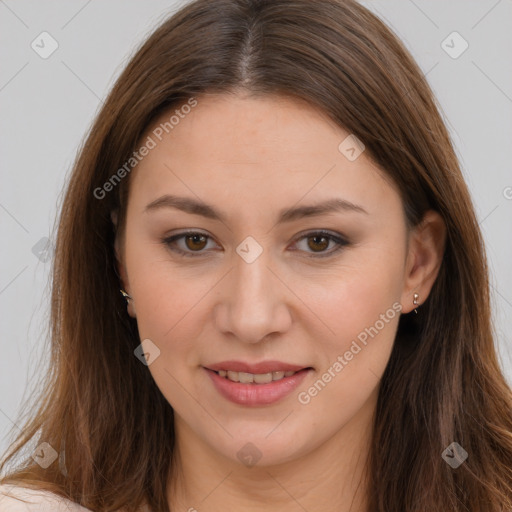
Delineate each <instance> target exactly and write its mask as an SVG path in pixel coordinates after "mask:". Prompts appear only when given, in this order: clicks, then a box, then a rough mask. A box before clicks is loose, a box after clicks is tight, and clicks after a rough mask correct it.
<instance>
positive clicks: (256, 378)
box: [212, 367, 311, 384]
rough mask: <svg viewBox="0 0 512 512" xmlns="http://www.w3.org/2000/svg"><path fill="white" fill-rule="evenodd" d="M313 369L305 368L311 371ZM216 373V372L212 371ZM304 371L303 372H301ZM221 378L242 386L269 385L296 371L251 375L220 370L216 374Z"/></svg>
mask: <svg viewBox="0 0 512 512" xmlns="http://www.w3.org/2000/svg"><path fill="white" fill-rule="evenodd" d="M309 369H311V367H308V368H303V370H309ZM212 371H215V370H212ZM299 371H302V370H299ZM215 373H216V374H217V375H218V376H219V377H223V378H225V379H228V380H230V381H231V382H240V383H241V384H268V383H269V382H276V381H278V380H282V379H284V378H285V377H291V376H292V375H295V374H296V373H297V372H296V371H291V370H288V371H283V370H278V371H274V372H267V373H249V372H236V371H234V370H218V371H216V372H215Z"/></svg>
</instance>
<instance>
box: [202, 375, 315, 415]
mask: <svg viewBox="0 0 512 512" xmlns="http://www.w3.org/2000/svg"><path fill="white" fill-rule="evenodd" d="M205 370H206V371H207V372H208V375H209V376H210V378H211V379H212V381H213V384H214V386H215V388H216V389H217V391H218V392H219V393H220V394H221V395H222V396H223V397H224V398H227V399H228V400H230V401H231V402H234V403H235V404H240V405H249V406H258V405H269V404H273V403H276V402H278V401H279V400H281V399H282V398H284V397H285V396H286V395H289V394H290V393H291V392H292V391H293V390H294V389H296V388H297V387H298V386H299V385H300V383H301V382H302V381H303V380H304V378H305V377H306V375H307V374H308V373H309V372H310V371H312V369H311V368H305V369H304V370H300V371H298V372H296V373H294V374H293V375H291V376H290V377H284V378H282V379H281V380H275V381H272V382H269V383H267V384H253V383H249V384H241V383H240V382H233V381H232V380H229V379H227V378H226V377H221V376H220V375H218V374H217V372H214V371H213V370H209V369H208V368H205Z"/></svg>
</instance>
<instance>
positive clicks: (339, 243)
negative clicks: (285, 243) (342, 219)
mask: <svg viewBox="0 0 512 512" xmlns="http://www.w3.org/2000/svg"><path fill="white" fill-rule="evenodd" d="M192 235H201V236H204V237H206V238H207V242H208V240H211V239H212V237H211V236H209V235H207V234H206V233H202V232H201V231H186V232H184V233H179V234H177V235H173V236H170V237H167V238H163V239H162V243H163V244H164V245H166V246H167V247H168V248H169V249H170V250H171V251H173V252H175V253H177V254H179V255H181V256H184V257H191V258H196V257H200V256H203V255H204V252H205V251H204V250H201V251H184V250H182V249H179V248H177V247H176V246H173V244H174V242H175V241H176V240H179V239H181V238H185V237H187V236H192ZM315 236H321V237H325V238H327V239H328V240H329V241H333V242H335V243H336V244H337V247H335V248H334V250H330V251H329V252H319V253H310V255H308V256H306V257H308V258H327V257H330V256H332V255H334V254H335V253H338V252H339V251H340V250H341V249H343V247H346V246H347V245H349V242H348V241H347V240H346V239H345V238H342V237H340V236H339V235H335V234H333V233H331V232H329V231H324V230H320V231H310V232H308V233H306V234H303V235H301V236H300V237H299V238H297V239H296V241H295V242H294V243H297V242H298V241H300V240H303V239H305V238H312V237H315ZM294 250H295V249H294ZM297 250H298V249H297Z"/></svg>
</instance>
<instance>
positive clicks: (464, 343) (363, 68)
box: [0, 0, 512, 512]
mask: <svg viewBox="0 0 512 512" xmlns="http://www.w3.org/2000/svg"><path fill="white" fill-rule="evenodd" d="M238 90H245V91H247V92H249V93H251V94H254V95H261V96H264V95H270V94H282V95H288V96H290V97H296V98H301V99H304V100H306V101H307V102H309V103H310V104H312V105H314V106H315V107H316V108H318V109H320V110H322V111H324V112H325V113H327V114H328V115H329V116H330V117H331V118H332V119H333V120H334V121H335V122H336V123H337V124H338V125H339V126H341V127H343V128H345V129H346V130H347V131H348V132H350V133H353V134H355V135H356V136H357V137H358V138H359V139H360V140H361V141H363V143H364V144H365V146H366V153H365V154H367V155H368V156H370V157H371V158H372V159H373V160H374V162H375V163H376V164H377V165H378V166H379V167H380V168H381V169H383V170H384V171H385V172H386V173H387V175H388V176H389V177H390V178H391V179H392V180H393V181H394V182H395V183H396V185H397V187H398V189H399V190H400V193H401V197H402V200H403V204H404V210H405V214H406V218H407V221H408V224H409V226H411V227H412V226H416V225H417V224H418V223H419V222H420V221H421V219H422V217H423V215H424V213H425V212H426V211H427V210H428V209H433V210H436V211H437V212H439V213H440V214H441V216H442V217H443V219H444V222H445V224H446V228H447V241H446V248H445V254H444V258H443V262H442V265H441V269H440V272H439V275H438V277H437V280H436V282H435V284H434V287H433V289H432V291H431V294H430V296H429V298H428V299H427V301H426V302H425V303H424V304H423V305H422V307H421V309H420V310H419V313H418V314H417V315H402V317H401V319H400V323H399V328H398V333H397V337H396V341H395V345H394V348H393V352H392V354H391V358H390V361H389V364H388V366H387V368H386V371H385V373H384V375H383V377H382V381H381V385H380V394H379V399H378V405H377V411H376V415H375V423H374V431H373V442H372V447H371V455H370V459H369V461H370V464H369V475H370V480H369V485H368V499H369V511H371V512H398V511H408V512H410V511H422V512H427V511H428V512H431V511H438V510H450V511H460V512H462V511H471V512H484V511H485V512H491V511H492V512H498V511H503V510H511V509H512V411H511V409H512V407H511V405H512V403H511V402H512V400H511V391H510V388H509V387H508V386H507V383H506V381H505V379H504V377H503V374H502V371H501V369H500V366H499V363H498V360H497V356H496V348H495V346H494V339H493V333H492V325H491V310H490V304H489V283H488V272H487V267H486V259H485V252H484V246H483V241H482V237H481V234H480V232H479V228H478V223H477V220H476V216H475V212H474V209H473V205H472V202H471V199H470V196H469V193H468V190H467V188H466V185H465V184H464V181H463V178H462V175H461V171H460V168H459V163H458V161H457V158H456V155H455V153H454V149H453V147H452V144H451V141H450V138H449V135H448V133H447V130H446V128H445V125H444V124H443V121H442V119H441V116H440V114H439V111H438V106H437V104H436V100H435V98H434V96H433V94H432V91H431V89H430V88H429V85H428V84H427V82H426V80H425V78H424V76H423V74H422V72H421V70H420V69H419V68H418V66H417V64H416V63H415V62H414V61H413V59H412V57H411V56H410V54H409V53H408V51H407V50H406V49H405V48H404V46H403V44H402V43H401V42H400V41H399V40H398V39H397V37H396V36H395V35H394V34H393V33H392V32H391V31H390V29H389V28H387V27H386V26H385V25H384V24H383V23H382V22H381V21H380V20H379V19H378V18H377V17H376V16H375V15H373V14H372V13H371V12H370V11H368V10H367V9H366V8H364V7H362V6H361V5H359V4H358V3H356V2H355V1H354V0H315V1H309V0H272V1H264V0H216V1H215V2H212V1H209V0H196V1H194V2H192V3H190V4H188V5H186V6H185V7H184V8H182V9H181V10H180V11H179V12H177V13H176V14H175V15H173V16H172V17H171V18H169V19H168V20H167V21H165V22H164V23H163V24H162V25H161V26H160V27H159V28H158V29H157V30H156V31H155V32H154V33H153V34H152V35H151V36H150V37H149V39H148V40H147V41H146V42H145V43H144V44H143V45H142V47H141V48H140V50H139V51H138V52H137V53H136V54H135V56H134V57H133V58H132V60H131V61H130V63H129V64H128V65H127V67H126V69H125V70H124V72H123V73H122V75H121V76H120V77H119V79H118V80H117V82H116V84H115V85H114V87H113V89H112V91H111V92H110V94H109V96H108V98H107V99H106V101H105V103H104V105H103V107H102V109H101V111H100V113H99V115H98V117H97V119H96V121H95V123H94V125H93V127H92V129H91V131H90V134H89V136H88V138H87V139H86V141H85V143H84V145H83V148H82V150H81V152H80V154H79V157H78V159H77V162H76V165H75V167H74V170H73V173H72V175H71V177H70V181H69V185H68V188H67V193H66V196H65V199H64V202H63V205H62V209H61V216H60V224H59V229H58V236H57V240H56V252H55V258H54V263H53V287H52V304H51V307H52V314H51V342H52V345H51V347H52V348H51V358H52V359H51V360H52V365H51V368H50V372H49V374H48V375H47V378H46V385H45V386H44V388H43V389H42V390H41V393H40V396H39V397H38V398H37V401H38V404H39V405H38V407H37V412H36V413H35V414H34V415H33V417H32V419H30V420H29V421H27V422H26V424H25V425H24V428H23V431H22V433H20V434H19V435H18V436H17V438H16V440H15V442H14V443H13V444H12V446H11V449H10V450H9V451H8V452H7V453H6V454H5V455H4V458H3V460H2V464H1V465H0V471H5V469H6V468H7V463H8V462H9V461H13V460H14V457H15V456H16V455H19V454H20V452H21V450H22V449H23V448H24V447H25V446H26V445H27V443H29V441H31V440H33V439H34V438H36V439H37V440H38V442H43V441H44V442H48V443H49V444H50V445H51V446H52V447H54V449H55V450H56V451H59V452H60V453H61V454H65V458H64V460H65V465H64V464H61V465H60V467H59V465H58V464H57V463H54V464H52V465H51V466H50V467H48V468H47V469H42V468H41V467H40V466H39V465H37V464H36V463H34V461H33V460H32V459H31V458H30V457H26V459H23V460H22V461H21V462H20V463H19V465H18V466H17V467H16V468H13V469H12V470H11V471H10V472H8V473H7V476H5V477H4V478H3V480H2V483H17V484H19V485H24V486H27V487H28V486H32V487H37V488H41V489H48V490H51V491H53V492H55V493H57V494H60V495H62V496H66V497H68V498H70V499H71V500H73V501H76V502H78V503H81V504H82V505H83V506H85V507H88V508H91V509H94V510H102V511H113V510H116V509H119V508H122V507H126V510H129V511H131V510H135V509H136V508H137V507H138V506H140V505H141V504H142V503H144V502H145V503H147V504H148V505H149V506H150V507H151V508H152V509H153V510H155V511H165V512H167V511H169V505H168V503H167V495H166V493H167V488H166V485H167V480H168V475H169V474H170V472H171V471H172V469H173V468H172V465H171V464H172V454H173V445H174V433H173V411H172V408H171V406H170V405H169V404H168V402H167V401H166V400H165V398H164V397H163V395H162V394H161V392H160V391H159V389H158V388H157V386H156V384H155V383H154V381H153V379H152V377H151V375H150V373H149V372H148V371H147V368H146V367H144V365H142V364H140V362H139V361H138V359H137V358H136V357H134V355H133V351H134V349H135V348H136V347H137V346H138V345H139V343H140V339H139V337H138V332H137V325H136V322H135V320H133V319H131V318H129V317H128V315H127V314H126V311H125V305H124V301H123V298H122V297H121V296H120V294H119V288H120V283H119V278H118V275H117V273H116V264H115V257H114V251H113V241H114V236H115V232H114V228H113V224H112V222H111V212H112V211H116V210H117V211H118V212H119V226H120V229H122V228H123V225H124V220H125V210H126V200H127V193H128V186H129V182H130V179H129V172H127V173H126V176H124V174H123V177H122V179H121V180H119V183H117V182H116V183H115V186H112V187H107V188H108V189H109V190H108V192H106V193H105V194H103V193H99V192H98V190H103V191H105V190H106V188H105V187H104V185H105V183H107V182H109V180H112V176H113V175H114V174H115V173H116V172H117V170H118V169H120V168H121V167H122V166H123V165H124V164H125V163H126V162H127V161H129V159H130V157H131V156H132V155H133V152H134V151H135V150H137V148H138V147H139V145H140V144H141V136H142V134H143V133H144V131H145V130H146V129H147V128H148V126H150V124H151V122H152V121H153V120H154V119H155V118H156V116H158V115H159V114H161V113H162V112H163V111H164V110H168V109H171V108H173V109H174V108H177V107H178V106H180V105H183V104H184V103H186V102H188V101H190V99H191V98H195V99H196V100H197V101H200V97H201V94H207V93H227V94H229V93H232V92H235V91H238ZM118 177H119V174H118ZM110 183H113V181H111V182H110ZM110 189H111V190H110ZM452 442H457V443H459V444H460V445H461V446H462V447H463V448H464V449H465V450H466V452H467V453H468V458H467V460H466V461H465V462H464V463H463V464H462V465H460V467H458V468H457V469H454V468H452V467H451V466H450V465H449V464H447V463H446V462H445V460H443V458H442V456H441V454H442V452H443V450H445V449H446V448H447V447H448V446H449V445H450V444H451V443H452ZM36 444H37V443H36Z"/></svg>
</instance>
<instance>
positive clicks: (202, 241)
mask: <svg viewBox="0 0 512 512" xmlns="http://www.w3.org/2000/svg"><path fill="white" fill-rule="evenodd" d="M206 243H207V237H206V236H204V235H201V234H199V233H196V234H193V235H187V236H186V237H185V244H186V245H187V248H188V249H190V250H192V251H195V250H198V251H199V250H201V249H204V247H205V245H206Z"/></svg>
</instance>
